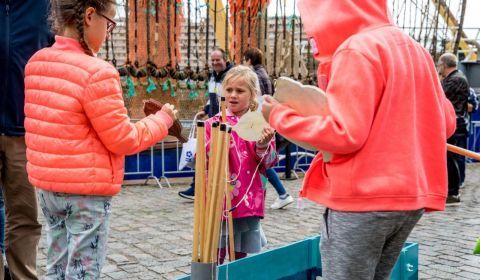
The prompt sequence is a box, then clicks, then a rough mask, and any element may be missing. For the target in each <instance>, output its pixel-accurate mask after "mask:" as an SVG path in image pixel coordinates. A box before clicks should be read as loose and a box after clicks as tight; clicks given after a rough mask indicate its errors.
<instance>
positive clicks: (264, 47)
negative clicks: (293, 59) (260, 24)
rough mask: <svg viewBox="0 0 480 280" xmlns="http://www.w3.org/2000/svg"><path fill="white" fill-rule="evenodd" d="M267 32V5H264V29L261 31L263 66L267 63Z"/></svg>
mask: <svg viewBox="0 0 480 280" xmlns="http://www.w3.org/2000/svg"><path fill="white" fill-rule="evenodd" d="M267 34H268V6H267V5H265V30H264V33H263V41H264V42H263V53H264V57H265V67H267V65H268V59H267V57H268V55H267V44H268V43H269V42H268V40H267V39H268V37H267ZM275 36H276V35H275Z"/></svg>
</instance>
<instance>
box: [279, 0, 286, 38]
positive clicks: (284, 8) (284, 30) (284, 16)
mask: <svg viewBox="0 0 480 280" xmlns="http://www.w3.org/2000/svg"><path fill="white" fill-rule="evenodd" d="M280 8H281V7H280ZM286 10H287V1H286V0H283V10H282V11H281V12H282V13H283V41H284V42H285V40H286V39H287V11H286Z"/></svg>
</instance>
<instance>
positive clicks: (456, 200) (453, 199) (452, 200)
mask: <svg viewBox="0 0 480 280" xmlns="http://www.w3.org/2000/svg"><path fill="white" fill-rule="evenodd" d="M447 205H452V206H453V205H460V195H449V196H448V197H447Z"/></svg>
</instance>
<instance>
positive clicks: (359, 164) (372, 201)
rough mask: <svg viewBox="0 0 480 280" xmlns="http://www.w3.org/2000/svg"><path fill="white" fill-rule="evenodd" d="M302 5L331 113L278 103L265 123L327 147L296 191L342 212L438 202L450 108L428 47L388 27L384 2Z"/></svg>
mask: <svg viewBox="0 0 480 280" xmlns="http://www.w3.org/2000/svg"><path fill="white" fill-rule="evenodd" d="M299 10H300V13H301V16H302V21H303V23H304V25H305V32H306V33H307V35H308V36H309V37H311V42H312V45H313V47H314V54H315V58H316V59H317V60H318V61H319V62H320V66H319V68H318V81H319V86H320V87H321V88H323V89H325V90H326V95H327V99H328V106H329V112H330V113H328V114H325V115H320V116H310V117H303V116H300V115H299V114H298V113H297V112H295V111H294V110H292V109H290V108H289V107H287V106H285V105H278V106H275V107H274V108H273V110H272V112H271V115H270V119H269V121H270V124H271V126H272V127H273V128H275V129H276V130H277V131H278V132H279V133H280V134H282V135H285V136H287V137H290V138H293V139H296V140H299V141H302V142H307V143H310V144H312V145H314V146H315V147H317V148H318V149H319V150H324V151H329V152H331V153H333V158H332V160H331V161H330V162H328V163H326V162H324V161H323V158H322V155H321V154H319V155H317V157H316V158H315V159H314V161H313V163H312V164H311V167H310V169H309V171H308V173H307V175H306V177H305V180H304V186H303V190H302V191H301V196H303V197H307V198H309V199H311V200H313V201H316V202H318V203H320V204H323V205H325V206H327V207H329V208H332V209H335V210H339V211H354V212H362V211H396V210H416V209H421V208H426V209H427V210H443V209H444V207H445V197H446V193H447V172H446V166H447V164H446V139H447V137H448V136H449V135H451V134H452V133H453V132H454V130H455V112H454V110H453V107H452V105H451V103H450V102H449V101H448V100H447V99H446V97H445V94H444V92H443V90H442V87H441V85H440V82H439V79H438V76H437V73H436V70H435V65H434V63H433V61H432V58H431V57H430V54H429V53H428V52H427V51H426V50H425V49H424V48H423V47H422V46H421V45H419V44H418V43H417V42H415V41H414V40H413V39H412V38H410V37H409V36H407V35H406V34H404V33H403V32H402V31H401V30H400V29H399V28H397V27H396V26H394V24H393V23H392V21H391V20H390V17H389V13H388V11H387V1H386V0H369V1H365V0H349V1H338V0H321V1H318V0H301V1H300V2H299ZM293 94H294V93H293Z"/></svg>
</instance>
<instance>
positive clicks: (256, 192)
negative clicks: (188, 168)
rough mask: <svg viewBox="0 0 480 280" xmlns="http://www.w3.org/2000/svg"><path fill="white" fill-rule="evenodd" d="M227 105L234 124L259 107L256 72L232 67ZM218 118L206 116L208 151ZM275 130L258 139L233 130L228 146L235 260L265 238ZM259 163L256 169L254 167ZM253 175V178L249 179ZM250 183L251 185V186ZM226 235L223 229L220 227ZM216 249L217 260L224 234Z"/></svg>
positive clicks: (226, 90) (222, 251) (262, 243)
mask: <svg viewBox="0 0 480 280" xmlns="http://www.w3.org/2000/svg"><path fill="white" fill-rule="evenodd" d="M222 86H223V89H224V95H225V98H226V106H227V122H228V124H229V125H231V126H233V125H235V124H236V123H237V122H238V121H239V120H240V117H242V116H243V115H244V114H245V113H247V112H248V111H250V110H252V111H255V110H257V108H258V102H257V96H259V95H260V87H259V84H258V78H257V75H256V74H255V72H253V71H252V70H251V69H250V68H249V67H246V66H236V67H234V68H232V69H231V70H230V71H229V72H228V73H227V75H226V76H225V79H224V80H223V83H222ZM220 120H221V115H220V114H217V115H216V116H214V117H212V118H210V119H208V120H207V121H206V125H205V128H206V129H205V131H206V132H205V141H206V143H207V154H208V151H209V149H210V143H209V142H210V141H209V140H210V133H211V124H212V123H213V122H218V121H220ZM274 133H275V132H274V130H273V129H272V128H270V127H268V128H266V129H264V131H263V134H262V138H261V139H260V140H259V141H257V142H249V141H246V140H243V139H241V138H240V137H239V136H238V135H237V134H236V132H235V131H233V132H232V135H231V142H230V145H229V158H228V159H229V171H230V179H231V180H232V182H231V183H230V184H231V186H232V188H233V191H232V192H231V200H232V207H235V206H236V208H235V210H233V211H232V215H233V231H234V241H235V259H241V258H244V257H246V256H247V254H249V253H257V252H259V251H260V250H261V248H262V247H263V246H265V245H266V243H267V240H266V238H265V234H264V232H263V230H262V227H261V225H260V219H262V218H263V216H264V209H265V189H264V187H265V181H266V180H264V179H262V177H261V175H263V176H265V170H266V169H268V168H270V167H272V166H273V165H274V164H275V162H276V152H275V139H274ZM258 165H260V166H259V167H260V168H258V169H257V166H258ZM252 176H253V180H252ZM250 184H251V186H250ZM223 233H224V235H226V234H227V233H226V228H225V227H223ZM220 247H221V249H219V254H218V255H219V263H223V261H224V259H225V256H226V248H225V247H226V245H225V236H223V238H222V242H221V246H220Z"/></svg>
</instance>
